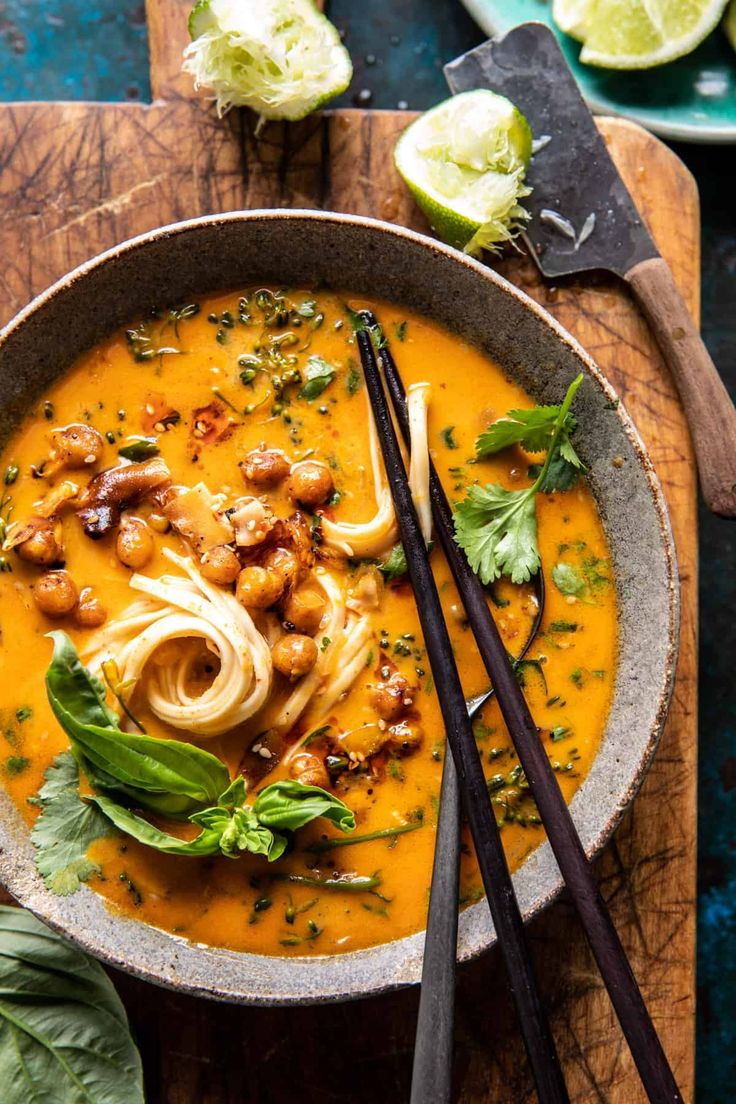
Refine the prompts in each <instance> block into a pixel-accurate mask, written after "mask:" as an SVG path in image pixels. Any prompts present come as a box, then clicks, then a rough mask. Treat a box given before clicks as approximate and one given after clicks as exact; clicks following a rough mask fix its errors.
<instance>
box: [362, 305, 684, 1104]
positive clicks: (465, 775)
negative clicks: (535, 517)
mask: <svg viewBox="0 0 736 1104" xmlns="http://www.w3.org/2000/svg"><path fill="white" fill-rule="evenodd" d="M360 318H361V321H362V322H363V325H364V326H365V329H359V330H358V331H357V333H356V341H357V343H358V348H359V351H360V357H361V362H362V366H363V371H364V374H365V380H366V388H367V391H368V395H369V398H370V402H371V406H372V409H373V415H374V418H375V422H376V427H377V430H378V436H379V440H380V444H381V452H382V455H383V460H384V465H385V468H386V474H387V477H388V481H389V485H390V488H391V494H392V497H393V501H394V506H395V509H396V516H397V521H398V525H399V530H400V533H401V540H402V543H403V545H404V551H405V554H406V561H407V568H408V573H409V578H410V580H411V583H412V586H413V589H414V594H415V596H416V598H417V609H418V614H419V619H420V623H421V626H422V631H423V634H424V642H425V646H426V648H427V657H428V659H429V663H430V666H431V669H432V674H433V677H434V682H435V686H436V687H437V689H438V697H439V702H440V707H441V710H442V715H443V720H444V723H445V728H446V733H447V741H448V744H449V747H450V750H451V752H452V760H453V762H452V763H451V762H450V758H451V757H450V756H448V755H446V756H445V773H444V776H443V785H442V798H441V804H440V819H439V824H438V830H437V835H438V844H437V851H436V853H435V863H434V870H433V886H432V896H431V897H430V920H432V919H434V921H435V924H436V928H435V931H434V933H432V932H431V929H430V926H428V930H427V945H425V968H424V970H423V974H422V990H423V994H422V998H421V1002H420V1016H419V1022H418V1028H417V1039H416V1048H415V1060H414V1070H413V1080H412V1102H413V1104H419V1102H420V1101H421V1104H427V1102H430V1101H431V1102H436V1104H441V1102H444V1101H446V1100H448V1099H449V1091H450V1067H451V1053H452V1023H453V1015H452V1007H451V1006H452V1000H453V992H454V967H455V957H456V950H457V949H456V940H457V875H456V873H455V878H454V889H453V886H452V885H450V884H448V883H449V881H450V880H449V879H447V878H445V879H444V880H443V879H442V878H441V877H440V880H439V883H438V884H439V885H440V887H441V889H440V893H441V900H440V905H441V910H442V911H440V908H439V906H438V907H437V908H433V902H432V897H434V895H435V889H436V884H435V879H436V878H438V876H439V875H440V871H441V870H442V868H443V865H444V864H446V865H447V866H448V867H449V864H450V863H452V862H453V861H454V863H455V865H454V870H455V872H456V871H457V861H456V855H455V852H454V848H456V847H457V846H458V845H457V842H456V840H457V824H458V818H459V814H460V803H459V794H460V793H462V799H463V805H464V808H465V814H466V817H467V819H468V822H469V825H470V830H471V833H472V836H473V842H474V845H475V850H476V855H477V859H478V865H479V868H480V872H481V877H482V880H483V885H484V888H485V891H486V896H487V898H488V905H489V908H490V911H491V916H492V918H493V923H494V926H495V929H496V933H497V936H498V943H499V948H500V951H501V955H502V958H503V961H504V964H505V967H506V972H507V975H508V984H509V988H510V991H511V994H512V996H513V998H514V1002H515V1005H516V1009H517V1013H518V1017H519V1025H520V1030H521V1034H522V1038H523V1041H524V1045H525V1047H526V1052H527V1056H528V1059H529V1064H530V1067H531V1070H532V1074H533V1077H534V1081H535V1084H536V1087H537V1093H538V1096H539V1100H540V1102H541V1104H548V1102H557V1101H567V1100H568V1095H567V1090H566V1088H565V1084H564V1080H563V1078H562V1073H561V1069H560V1062H559V1058H558V1056H557V1052H556V1050H555V1045H554V1041H553V1038H552V1034H551V1031H550V1028H549V1023H548V1021H547V1018H546V1015H545V1012H544V1009H543V1007H542V1004H541V1001H540V998H539V994H538V990H537V983H536V978H535V976H534V970H533V967H532V964H531V960H530V957H529V952H528V948H527V946H526V942H525V938H524V932H523V922H522V919H521V914H520V911H519V906H518V903H517V901H516V897H515V895H514V891H513V887H512V884H511V877H510V874H509V871H508V867H507V865H506V859H505V855H504V852H503V846H502V844H501V840H500V835H499V831H498V827H497V824H496V819H495V814H494V813H493V810H492V806H491V802H490V797H489V794H488V790H487V787H486V780H485V777H484V774H483V769H482V766H481V762H480V757H479V754H478V749H477V746H476V743H475V739H474V737H473V733H472V728H471V724H470V721H469V718H468V714H467V708H466V704H465V700H464V697H463V691H462V687H461V684H460V679H459V676H458V672H457V667H456V665H455V661H454V658H453V654H452V647H451V644H450V639H449V636H448V632H447V627H446V625H445V622H444V618H443V615H442V608H441V604H440V600H439V595H438V592H437V587H436V584H435V581H434V576H433V574H432V569H431V566H430V563H429V556H428V553H427V549H426V546H425V544H424V540H423V537H422V533H421V529H420V526H419V521H418V518H417V515H416V511H415V509H414V503H413V501H412V496H411V490H410V488H409V482H408V478H407V474H406V469H405V467H404V463H403V460H402V456H401V450H400V448H399V442H398V439H397V436H396V431H395V429H394V424H393V421H392V418H391V412H390V409H389V405H388V402H387V400H386V395H385V392H384V387H383V382H382V379H381V370H382V372H383V377H384V380H385V382H386V385H387V387H388V391H389V394H390V397H391V403H392V406H393V409H394V413H395V415H396V420H397V423H398V425H399V427H400V429H401V433H402V436H403V437H404V440H405V441H406V442H407V443H408V441H409V423H408V417H407V411H406V401H405V400H406V396H405V391H404V387H403V384H402V382H401V378H400V376H399V373H398V371H397V368H396V365H395V363H394V361H393V358H392V356H391V354H390V352H389V350H388V349H387V347H386V345H385V342H384V341H376V342H375V345H376V347H377V349H378V352H377V353H376V351H375V350H374V341H373V336H376V335H380V333H381V331H380V327H379V326H378V323H377V320H376V318H375V316H374V315H373V314H372V313H371V312H369V311H361V312H360ZM379 361H380V369H379ZM430 498H431V502H432V514H433V518H434V526H435V532H436V535H437V537H438V539H439V542H440V544H441V546H442V549H443V551H444V554H445V556H446V558H447V561H448V563H449V566H450V569H451V571H452V574H453V577H454V579H455V583H456V585H457V588H458V591H459V594H460V597H461V599H462V602H463V605H464V606H465V611H466V614H467V617H468V621H469V623H470V626H471V629H472V631H473V635H474V637H475V640H476V643H477V645H478V649H479V651H480V654H481V657H482V659H483V662H484V664H485V666H486V670H487V671H488V674H489V676H490V679H491V682H492V684H493V686H494V688H495V691H496V697H497V699H498V702H499V706H500V708H501V712H502V715H503V717H504V720H505V722H506V725H507V727H508V730H509V733H510V735H511V738H512V740H513V743H514V747H515V749H516V753H517V755H518V757H519V762H520V763H521V766H522V768H523V770H524V773H525V775H526V778H527V781H528V783H529V787H530V790H531V793H532V796H533V797H534V800H535V802H536V805H537V809H538V811H539V814H540V817H541V819H542V822H543V824H544V827H545V830H546V832H547V837H548V839H549V842H550V845H551V847H552V850H553V852H554V855H555V858H556V859H557V863H558V865H559V868H560V871H561V873H562V877H563V879H564V881H565V883H566V885H567V888H568V891H569V893H570V896H571V898H572V900H573V903H574V905H575V907H576V909H577V911H578V915H579V917H580V920H581V923H582V925H583V929H584V931H585V934H586V936H587V938H588V941H589V943H590V947H591V950H592V951H593V955H594V957H595V959H596V962H597V964H598V968H599V970H600V973H601V977H602V978H603V981H604V983H605V985H606V988H607V990H608V993H609V996H610V998H611V1003H612V1004H613V1007H614V1010H615V1012H616V1015H617V1017H618V1019H619V1022H620V1024H621V1028H622V1030H623V1032H624V1035H625V1037H626V1040H627V1042H628V1045H629V1048H630V1050H631V1054H632V1057H633V1059H634V1062H635V1064H636V1067H637V1070H638V1071H639V1075H640V1077H641V1080H642V1084H643V1085H644V1088H645V1091H646V1093H647V1096H648V1097H649V1100H650V1101H652V1102H653V1104H677V1102H681V1101H682V1095H681V1093H680V1091H679V1089H678V1087H677V1084H676V1082H675V1079H674V1076H673V1074H672V1071H671V1069H670V1067H669V1065H668V1062H667V1058H666V1056H665V1054H664V1051H663V1049H662V1045H661V1043H660V1041H659V1038H658V1036H657V1033H656V1030H655V1028H654V1025H653V1023H652V1021H651V1019H650V1017H649V1013H648V1011H647V1008H646V1005H645V1004H644V1000H643V998H642V995H641V993H640V991H639V987H638V985H637V982H636V979H635V977H634V974H633V972H632V970H631V966H630V964H629V962H628V959H627V958H626V952H625V951H624V948H623V946H622V944H621V941H620V939H619V937H618V933H617V932H616V929H615V927H614V925H613V922H612V920H611V917H610V915H609V913H608V910H607V908H606V905H605V902H604V901H603V898H602V897H601V895H600V892H599V890H598V886H597V883H596V881H595V877H594V875H593V871H592V869H591V867H590V864H589V863H588V860H587V857H586V855H585V851H584V850H583V847H582V844H581V842H580V839H579V838H578V835H577V832H576V829H575V825H574V824H573V821H572V817H571V816H570V812H569V810H568V807H567V805H566V803H565V800H564V797H563V795H562V792H561V790H560V788H559V786H558V784H557V779H556V778H555V775H554V772H553V771H552V768H551V765H550V762H549V759H548V758H547V755H546V752H545V750H544V748H543V746H542V743H541V741H540V739H539V735H538V731H537V727H536V725H535V724H534V720H533V718H532V716H531V713H530V712H529V708H528V706H527V704H526V700H525V698H524V695H523V694H522V692H521V688H520V686H519V683H518V679H517V677H516V674H515V672H514V669H513V666H512V663H511V661H510V659H509V656H508V654H507V652H506V648H505V647H504V645H503V642H502V640H501V638H500V635H499V633H498V629H497V627H496V623H495V621H494V620H493V617H492V616H491V613H490V610H489V608H488V604H487V601H486V596H485V592H484V590H483V587H482V586H481V584H480V581H479V580H478V578H477V577H476V575H475V574H474V572H473V571H472V570H471V568H470V566H469V565H468V562H467V560H466V558H465V556H464V555H463V553H462V552H461V551H460V549H459V547H458V545H457V544H456V543H455V539H454V527H453V523H452V513H451V510H450V506H449V503H448V501H447V497H446V495H445V493H444V490H443V489H442V485H441V483H440V480H439V477H438V476H437V472H436V470H435V468H434V465H432V464H431V463H430ZM453 764H454V765H453ZM443 914H444V918H445V923H444V925H442V926H440V924H439V923H438V921H437V917H438V916H442V915H443ZM430 937H432V944H431V945H430ZM448 1005H449V1007H448Z"/></svg>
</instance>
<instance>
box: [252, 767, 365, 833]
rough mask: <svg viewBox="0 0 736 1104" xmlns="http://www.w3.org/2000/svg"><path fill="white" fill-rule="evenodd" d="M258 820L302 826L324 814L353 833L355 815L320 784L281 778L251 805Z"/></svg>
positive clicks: (293, 828)
mask: <svg viewBox="0 0 736 1104" xmlns="http://www.w3.org/2000/svg"><path fill="white" fill-rule="evenodd" d="M253 811H254V812H255V814H256V816H257V817H258V820H259V821H260V823H261V824H265V825H266V826H267V827H268V828H282V829H288V830H289V831H291V832H294V831H296V829H297V828H302V827H303V826H304V825H305V824H308V823H309V822H310V821H311V820H316V819H317V817H323V818H324V819H325V820H328V821H330V823H331V824H335V825H336V826H337V827H338V828H339V829H340V830H341V831H342V832H352V831H353V830H354V828H355V816H354V814H353V812H352V810H351V809H349V808H348V806H347V805H346V804H345V803H344V802H343V801H340V799H339V798H338V797H335V795H334V794H331V793H328V792H327V790H323V789H321V787H320V786H305V785H304V784H303V783H301V782H292V781H289V780H286V779H285V780H283V781H281V782H274V783H273V784H272V785H271V786H266V788H265V789H263V790H261V792H260V793H259V794H258V797H257V798H256V800H255V804H254V805H253Z"/></svg>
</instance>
